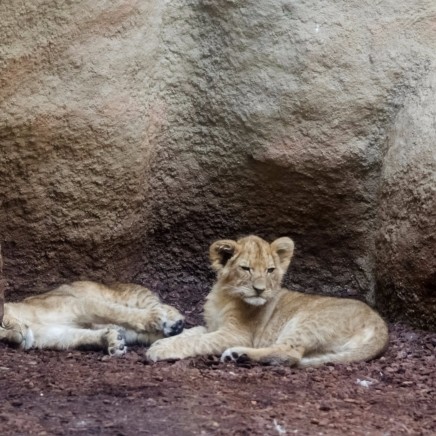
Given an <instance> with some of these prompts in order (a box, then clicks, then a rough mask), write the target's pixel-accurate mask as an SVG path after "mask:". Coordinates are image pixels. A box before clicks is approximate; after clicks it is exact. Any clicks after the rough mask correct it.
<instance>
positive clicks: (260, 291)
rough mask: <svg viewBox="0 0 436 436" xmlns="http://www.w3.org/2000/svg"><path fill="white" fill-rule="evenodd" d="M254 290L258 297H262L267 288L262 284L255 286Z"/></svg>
mask: <svg viewBox="0 0 436 436" xmlns="http://www.w3.org/2000/svg"><path fill="white" fill-rule="evenodd" d="M253 289H254V290H255V291H256V294H257V295H260V294H261V293H262V292H263V291H264V290H265V286H264V285H260V284H255V285H253Z"/></svg>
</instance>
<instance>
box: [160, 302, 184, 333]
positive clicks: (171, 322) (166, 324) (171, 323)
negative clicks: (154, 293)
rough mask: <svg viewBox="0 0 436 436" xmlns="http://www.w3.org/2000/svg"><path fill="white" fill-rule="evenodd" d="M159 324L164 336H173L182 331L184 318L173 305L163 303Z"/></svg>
mask: <svg viewBox="0 0 436 436" xmlns="http://www.w3.org/2000/svg"><path fill="white" fill-rule="evenodd" d="M160 325H161V329H162V332H163V334H164V336H165V337H169V336H175V335H178V334H179V333H182V331H183V328H184V327H185V318H184V317H183V315H181V314H180V312H179V311H178V310H177V309H175V308H174V307H171V306H167V305H164V307H163V309H162V315H161V322H160Z"/></svg>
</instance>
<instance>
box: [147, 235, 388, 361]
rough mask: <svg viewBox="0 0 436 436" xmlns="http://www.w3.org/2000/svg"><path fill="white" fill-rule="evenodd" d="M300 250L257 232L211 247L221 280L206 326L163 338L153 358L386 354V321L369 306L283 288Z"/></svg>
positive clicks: (342, 357) (150, 354)
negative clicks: (384, 352) (261, 235)
mask: <svg viewBox="0 0 436 436" xmlns="http://www.w3.org/2000/svg"><path fill="white" fill-rule="evenodd" d="M293 251H294V243H293V242H292V240H291V239H289V238H280V239H277V240H276V241H274V242H273V243H272V244H268V243H267V242H265V241H264V240H263V239H261V238H258V237H256V236H248V237H246V238H243V239H240V240H239V241H232V240H224V241H217V242H215V243H213V244H212V246H211V247H210V259H211V262H212V267H213V269H214V270H216V271H217V276H218V278H217V282H216V284H215V286H214V287H213V289H212V291H211V292H210V294H209V295H208V297H207V302H206V305H205V307H204V314H205V321H206V325H207V327H206V328H204V327H194V328H193V329H189V330H185V332H184V333H182V334H181V335H180V336H177V337H174V338H168V339H161V340H159V341H157V342H155V343H154V344H153V345H152V346H151V348H150V349H149V350H148V352H147V357H148V358H149V359H150V360H151V361H158V360H164V359H182V358H185V357H189V356H198V355H203V354H221V353H222V355H221V360H222V361H224V362H226V361H238V360H246V359H251V360H254V361H258V362H263V363H267V364H286V365H297V366H301V367H304V366H317V365H321V364H323V363H326V362H339V363H341V362H353V361H359V360H368V359H371V358H373V357H375V356H377V355H379V354H380V353H381V352H382V351H383V350H384V348H385V347H386V345H387V341H388V330H387V327H386V324H385V322H384V321H383V320H382V319H381V318H380V316H379V315H377V313H376V312H374V311H373V310H372V309H371V308H370V307H369V306H367V305H366V304H364V303H362V302H360V301H356V300H350V299H340V298H332V297H322V296H316V295H307V294H302V293H299V292H292V291H288V290H286V289H283V288H281V287H280V284H281V281H282V278H283V275H284V274H285V272H286V270H287V268H288V266H289V263H290V261H291V258H292V254H293Z"/></svg>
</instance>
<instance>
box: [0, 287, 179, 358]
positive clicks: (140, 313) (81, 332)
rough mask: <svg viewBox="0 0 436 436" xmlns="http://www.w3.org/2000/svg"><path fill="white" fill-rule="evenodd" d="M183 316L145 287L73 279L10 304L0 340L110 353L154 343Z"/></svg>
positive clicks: (176, 327) (175, 330)
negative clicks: (92, 349)
mask: <svg viewBox="0 0 436 436" xmlns="http://www.w3.org/2000/svg"><path fill="white" fill-rule="evenodd" d="M183 324H184V321H183V316H182V315H181V314H180V313H179V312H178V311H177V309H175V308H173V307H171V306H167V305H166V304H162V303H161V302H160V301H159V298H158V297H157V296H156V295H154V294H153V293H152V292H151V291H149V290H148V289H147V288H144V287H142V286H139V285H134V284H121V283H118V284H115V285H111V286H110V287H109V286H105V285H101V284H98V283H94V282H74V283H71V284H69V285H62V286H60V287H58V288H57V289H54V290H52V291H49V292H46V293H45V294H41V295H37V296H34V297H29V298H26V299H25V300H23V301H22V302H20V303H6V304H5V307H4V318H3V322H2V324H1V326H0V341H4V342H8V343H11V344H16V345H18V346H19V347H21V348H24V349H26V350H27V349H29V348H51V349H56V350H62V349H67V348H83V347H85V348H100V349H105V350H107V352H108V353H109V355H111V356H122V355H123V354H125V353H126V344H134V343H139V344H150V343H151V342H153V341H154V340H156V339H159V338H162V337H164V336H172V335H176V334H178V333H180V332H181V331H182V330H183Z"/></svg>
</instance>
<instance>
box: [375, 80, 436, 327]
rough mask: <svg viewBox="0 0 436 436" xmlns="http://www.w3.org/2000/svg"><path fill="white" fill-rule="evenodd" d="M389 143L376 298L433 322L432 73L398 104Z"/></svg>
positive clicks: (435, 153)
mask: <svg viewBox="0 0 436 436" xmlns="http://www.w3.org/2000/svg"><path fill="white" fill-rule="evenodd" d="M388 146H389V148H388V150H387V154H386V156H385V159H384V167H383V171H382V183H381V193H380V208H379V211H380V226H379V233H378V238H377V280H378V286H377V289H378V292H377V296H376V297H377V298H376V299H377V302H378V303H379V306H380V307H382V308H383V309H384V310H385V311H386V312H387V313H390V314H395V315H397V316H398V315H399V317H400V318H403V319H408V318H409V319H414V320H415V323H416V324H418V325H421V326H426V325H427V326H429V325H431V326H434V327H436V74H433V75H432V76H431V77H430V78H429V80H427V81H426V83H423V85H422V86H421V87H420V89H419V90H418V91H417V93H416V95H413V96H411V97H410V99H409V101H408V102H407V104H405V105H404V107H403V108H402V109H401V111H400V113H399V114H398V116H397V118H396V120H395V123H394V126H393V128H392V132H391V134H390V135H389V144H388Z"/></svg>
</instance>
